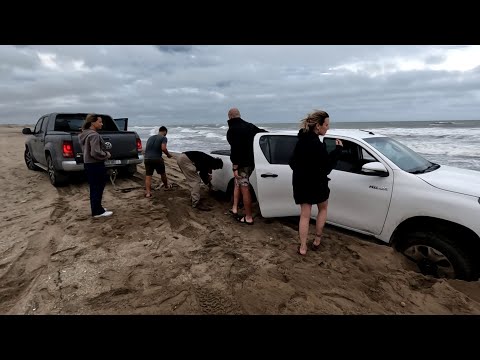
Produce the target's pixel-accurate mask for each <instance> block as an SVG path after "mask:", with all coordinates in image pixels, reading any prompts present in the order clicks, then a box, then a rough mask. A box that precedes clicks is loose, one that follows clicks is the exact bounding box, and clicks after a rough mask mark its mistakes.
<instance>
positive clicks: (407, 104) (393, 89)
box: [0, 45, 480, 125]
mask: <svg viewBox="0 0 480 360" xmlns="http://www.w3.org/2000/svg"><path fill="white" fill-rule="evenodd" d="M477 48H478V47H477ZM477 48H471V47H464V46H388V45H385V46H370V45H369V46H360V45H354V46H345V45H342V46H331V45H328V46H300V45H285V46H263V45H253V46H251V45H250V46H247V45H235V46H223V45H222V46H220V45H212V46H200V45H196V46H190V45H179V46H174V45H154V46H140V45H133V46H131V45H122V46H117V45H115V46H114V45H111V46H110V45H108V46H107V45H105V46H103V45H68V46H60V45H43V46H40V45H34V46H20V47H18V46H7V45H1V46H0V119H1V120H0V122H2V123H21V124H24V123H33V122H35V121H36V120H37V119H38V118H39V117H40V116H41V115H43V114H45V113H48V112H54V111H78V112H90V111H94V112H99V113H109V114H111V115H112V116H114V117H124V116H125V117H129V118H130V119H131V123H132V124H137V125H150V124H152V121H153V122H154V123H156V121H157V120H158V119H161V120H162V122H163V123H165V124H193V123H224V122H225V119H226V113H227V111H228V109H229V108H230V107H233V106H235V107H238V108H240V110H241V112H242V116H244V118H245V119H247V120H249V121H252V122H258V123H262V122H276V121H278V122H296V121H297V120H299V119H300V118H302V117H303V116H304V115H305V114H306V113H308V112H310V111H311V110H313V109H315V108H324V109H325V110H327V111H328V112H329V113H330V115H331V117H332V121H376V120H378V121H381V120H384V121H395V120H436V119H440V120H445V119H447V120H448V119H458V118H464V119H477V118H478V114H479V113H480V103H479V102H478V101H477V99H478V96H479V90H478V89H480V52H477V53H472V52H469V51H473V50H475V49H477ZM472 49H473V50H472ZM477 50H478V49H477ZM462 51H464V52H465V53H464V55H461V54H463V53H462ZM475 51H476V50H475ZM452 54H456V55H455V56H456V58H455V59H456V60H455V61H456V62H458V66H457V67H455V66H453V65H455V64H456V63H455V61H453V60H449V59H453V58H452V57H451V56H452ZM458 54H460V55H458ZM475 54H477V56H474V55H475ZM475 59H479V60H478V64H476V63H474V62H473V63H472V65H471V66H470V67H469V68H468V67H467V68H465V66H466V65H465V64H468V63H469V62H472V61H475ZM452 62H454V64H453V65H452ZM447 65H448V66H447ZM442 66H443V68H442ZM452 66H453V67H452Z"/></svg>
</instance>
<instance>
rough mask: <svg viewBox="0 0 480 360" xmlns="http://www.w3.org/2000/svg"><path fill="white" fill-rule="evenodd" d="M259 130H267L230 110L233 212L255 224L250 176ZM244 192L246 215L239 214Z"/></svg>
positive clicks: (228, 138) (242, 220)
mask: <svg viewBox="0 0 480 360" xmlns="http://www.w3.org/2000/svg"><path fill="white" fill-rule="evenodd" d="M259 132H266V130H263V129H260V128H258V127H257V126H255V125H253V124H251V123H249V122H246V121H245V120H243V119H242V118H241V117H240V111H239V110H238V109H237V108H232V109H230V110H229V111H228V131H227V141H228V143H229V144H230V160H231V161H232V165H233V168H232V170H233V176H234V177H235V186H234V191H233V205H232V209H231V211H230V212H231V213H232V214H233V215H235V217H236V219H237V220H238V221H240V222H241V223H242V224H248V225H253V217H252V196H251V194H250V182H249V178H250V175H251V174H252V172H253V169H254V168H255V163H254V158H253V138H254V137H255V135H256V134H258V133H259ZM240 194H242V199H243V205H244V206H245V216H243V217H239V216H238V202H239V200H240Z"/></svg>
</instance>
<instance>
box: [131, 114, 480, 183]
mask: <svg viewBox="0 0 480 360" xmlns="http://www.w3.org/2000/svg"><path fill="white" fill-rule="evenodd" d="M247 121H248V120H247ZM132 125H133V124H130V126H129V128H130V130H133V131H136V132H137V133H138V135H139V136H140V138H141V139H142V144H144V145H145V144H146V141H147V139H148V137H149V136H151V135H154V134H157V133H158V127H159V126H158V125H152V126H148V125H147V126H132ZM255 125H257V126H258V127H260V128H263V129H265V130H268V131H276V130H298V129H299V124H298V123H276V124H272V123H264V124H261V123H255ZM167 128H168V134H167V138H168V149H169V150H170V151H174V152H182V151H187V150H199V151H203V152H206V153H209V152H210V151H213V150H222V149H229V148H230V146H229V144H228V142H227V139H226V134H227V130H228V125H227V123H226V122H225V123H223V124H205V125H169V126H167ZM335 129H365V130H372V131H374V132H375V133H379V134H383V135H386V136H390V137H392V138H394V139H395V140H398V141H399V142H401V143H403V144H404V145H406V146H408V147H409V148H411V149H413V150H415V151H416V152H418V153H420V154H421V155H422V156H423V157H425V158H426V159H428V160H430V161H433V162H435V163H438V164H442V165H450V166H455V167H460V168H464V169H471V170H476V171H480V120H462V121H461V120H458V121H397V122H337V123H336V122H331V123H330V130H335ZM479 175H480V174H479Z"/></svg>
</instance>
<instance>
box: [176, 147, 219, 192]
mask: <svg viewBox="0 0 480 360" xmlns="http://www.w3.org/2000/svg"><path fill="white" fill-rule="evenodd" d="M184 154H185V155H187V157H188V158H189V159H190V160H191V161H192V162H193V164H194V165H195V168H196V169H197V171H198V172H199V173H200V178H201V179H202V181H203V182H204V184H205V185H208V183H209V182H210V180H209V178H208V175H210V174H211V173H212V169H213V168H214V167H215V161H216V160H215V158H214V157H212V156H210V155H208V154H205V153H204V152H201V151H185V152H184Z"/></svg>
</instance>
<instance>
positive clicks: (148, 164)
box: [144, 126, 172, 198]
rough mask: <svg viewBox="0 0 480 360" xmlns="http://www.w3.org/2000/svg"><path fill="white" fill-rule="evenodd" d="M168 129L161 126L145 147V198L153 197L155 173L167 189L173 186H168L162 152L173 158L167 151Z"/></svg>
mask: <svg viewBox="0 0 480 360" xmlns="http://www.w3.org/2000/svg"><path fill="white" fill-rule="evenodd" d="M167 132H168V130H167V128H166V127H165V126H161V127H160V129H159V130H158V134H157V135H153V136H150V137H149V138H148V140H147V145H146V146H145V154H144V164H145V190H146V193H145V197H147V198H150V197H152V193H151V191H152V176H153V172H154V171H156V172H157V174H159V175H160V177H161V178H162V182H163V185H164V186H165V189H170V188H171V187H172V186H171V184H170V185H169V184H168V181H167V175H166V174H165V163H164V161H163V159H162V152H163V153H165V155H167V157H169V158H171V157H172V155H171V154H170V153H169V152H168V150H167Z"/></svg>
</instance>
